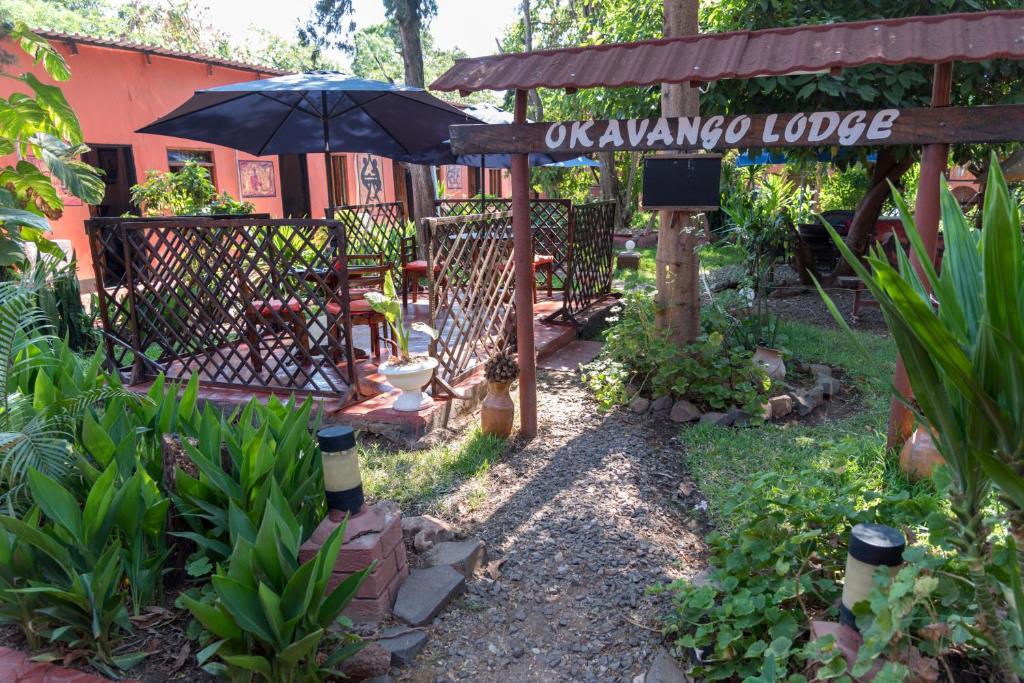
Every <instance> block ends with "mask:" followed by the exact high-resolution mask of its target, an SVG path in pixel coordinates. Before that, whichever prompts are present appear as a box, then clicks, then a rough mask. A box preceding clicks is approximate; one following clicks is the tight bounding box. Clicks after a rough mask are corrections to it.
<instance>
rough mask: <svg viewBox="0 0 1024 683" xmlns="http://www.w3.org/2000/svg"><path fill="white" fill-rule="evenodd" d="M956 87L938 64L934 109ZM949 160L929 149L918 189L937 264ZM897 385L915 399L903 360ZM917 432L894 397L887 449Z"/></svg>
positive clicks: (923, 231)
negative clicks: (941, 205) (941, 199)
mask: <svg viewBox="0 0 1024 683" xmlns="http://www.w3.org/2000/svg"><path fill="white" fill-rule="evenodd" d="M952 84H953V63H952V62H944V63H942V64H936V65H935V72H934V76H933V80H932V106H933V107H946V106H949V94H950V89H951V88H952ZM948 159H949V145H948V144H946V143H936V144H930V145H925V146H924V148H923V150H922V153H921V179H920V184H919V185H918V188H917V203H916V205H915V206H914V224H915V226H916V227H917V231H918V233H920V235H921V241H922V242H924V248H925V251H926V252H927V254H928V258H930V259H932V262H934V261H935V252H936V249H937V247H938V241H939V191H940V189H941V187H942V176H943V174H944V173H945V171H946V164H947V161H948ZM910 264H911V265H912V266H913V268H914V270H916V271H917V274H918V276H919V277H920V278H921V281H922V282H923V283H925V287H927V286H928V281H927V280H926V279H925V276H924V271H923V269H922V267H921V262H920V260H919V259H918V258H917V255H916V254H914V253H911V255H910ZM893 385H894V386H895V387H896V391H897V392H898V393H899V395H900V396H902V397H903V399H904V400H906V399H909V398H911V396H912V393H911V390H910V380H909V378H908V377H907V371H906V368H904V367H903V359H902V358H897V359H896V374H895V376H894V377H893ZM913 428H914V416H913V414H912V413H911V412H910V411H909V410H908V409H907V407H906V406H905V405H904V404H903V403H902V401H901V400H900V398H899V397H896V396H894V397H893V399H892V403H891V405H890V406H889V433H888V437H887V439H886V445H887V446H888V447H889V448H890V449H892V450H895V449H898V448H901V447H902V446H903V442H904V441H906V440H907V438H909V437H910V433H911V431H913Z"/></svg>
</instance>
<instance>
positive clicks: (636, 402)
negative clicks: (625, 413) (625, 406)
mask: <svg viewBox="0 0 1024 683" xmlns="http://www.w3.org/2000/svg"><path fill="white" fill-rule="evenodd" d="M650 407H651V402H650V400H649V399H646V398H644V397H643V396H636V397H634V398H633V400H632V401H630V402H629V409H630V410H632V411H633V412H634V413H636V414H638V415H642V414H644V413H646V412H647V409H648V408H650Z"/></svg>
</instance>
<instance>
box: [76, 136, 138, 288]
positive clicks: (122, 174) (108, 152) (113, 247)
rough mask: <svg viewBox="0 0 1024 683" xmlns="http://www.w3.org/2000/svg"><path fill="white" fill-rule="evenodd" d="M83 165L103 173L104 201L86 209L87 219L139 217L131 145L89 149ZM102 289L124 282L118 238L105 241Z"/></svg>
mask: <svg viewBox="0 0 1024 683" xmlns="http://www.w3.org/2000/svg"><path fill="white" fill-rule="evenodd" d="M89 147H90V150H89V151H88V152H86V153H85V154H83V155H82V161H84V162H85V163H87V164H89V165H90V166H95V167H96V168H98V169H100V170H101V171H102V172H103V185H104V191H103V201H101V202H100V203H99V204H93V205H90V206H89V215H90V216H93V217H95V218H108V217H109V218H116V217H117V216H123V215H125V214H134V215H138V214H139V213H140V211H139V207H138V206H135V204H133V203H132V193H131V189H132V185H134V184H135V183H136V182H137V178H136V176H135V157H134V155H133V154H132V146H131V145H92V144H90V145H89ZM106 245H107V248H106V253H105V254H104V261H105V266H104V270H105V271H106V272H105V275H104V279H105V282H104V285H105V286H107V287H109V286H112V285H114V284H117V283H119V282H122V281H123V280H124V275H125V267H124V245H123V244H122V242H121V237H120V236H119V235H110V236H108V238H107V239H106Z"/></svg>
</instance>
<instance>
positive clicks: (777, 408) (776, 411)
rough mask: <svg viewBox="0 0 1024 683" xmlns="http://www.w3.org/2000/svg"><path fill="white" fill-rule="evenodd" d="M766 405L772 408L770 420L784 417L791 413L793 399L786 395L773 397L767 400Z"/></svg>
mask: <svg viewBox="0 0 1024 683" xmlns="http://www.w3.org/2000/svg"><path fill="white" fill-rule="evenodd" d="M768 405H770V406H771V408H772V419H774V420H778V419H779V418H782V417H786V416H787V415H789V414H790V413H792V412H793V398H792V397H791V396H789V395H787V394H782V395H780V396H773V397H772V398H770V399H768Z"/></svg>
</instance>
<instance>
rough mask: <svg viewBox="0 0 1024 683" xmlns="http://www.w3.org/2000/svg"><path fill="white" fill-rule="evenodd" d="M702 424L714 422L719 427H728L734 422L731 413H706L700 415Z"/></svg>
mask: <svg viewBox="0 0 1024 683" xmlns="http://www.w3.org/2000/svg"><path fill="white" fill-rule="evenodd" d="M700 421H701V424H712V425H716V426H718V427H728V426H729V425H731V424H732V421H733V417H732V416H731V415H730V414H729V413H716V412H710V413H704V414H703V415H701V416H700Z"/></svg>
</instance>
